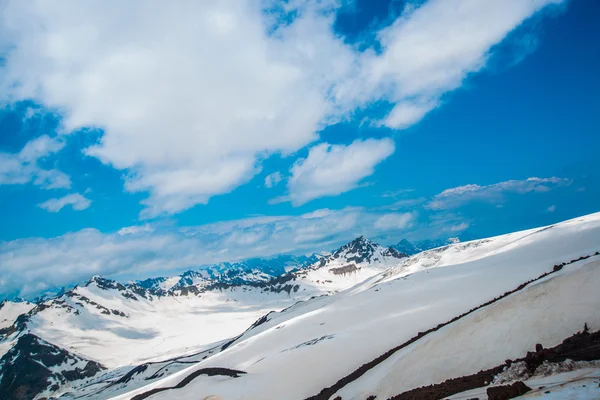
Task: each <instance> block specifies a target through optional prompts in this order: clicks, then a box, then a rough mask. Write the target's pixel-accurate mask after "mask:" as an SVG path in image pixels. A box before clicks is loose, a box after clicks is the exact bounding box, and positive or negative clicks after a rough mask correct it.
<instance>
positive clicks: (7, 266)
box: [0, 208, 407, 297]
mask: <svg viewBox="0 0 600 400" xmlns="http://www.w3.org/2000/svg"><path fill="white" fill-rule="evenodd" d="M380 217H381V214H378V213H373V212H369V211H367V210H364V209H362V208H346V209H342V210H328V209H325V210H317V211H314V212H312V213H309V214H303V215H299V216H290V215H282V216H272V217H254V218H247V219H242V220H237V221H227V222H218V223H214V224H208V225H202V226H196V227H187V228H181V229H171V228H168V227H162V228H161V227H155V228H153V227H150V226H149V225H143V226H134V227H126V228H123V229H121V230H119V231H118V232H116V233H112V234H103V233H101V232H99V231H98V230H96V229H84V230H81V231H79V232H75V233H68V234H65V235H62V236H59V237H56V238H51V239H42V238H29V239H18V240H13V241H4V242H0V276H2V279H1V280H0V294H7V293H13V294H19V295H21V296H26V297H27V296H32V295H36V294H37V293H39V292H40V291H42V290H45V289H48V288H52V287H56V286H62V285H67V284H70V283H76V282H79V281H83V280H86V279H89V277H90V276H92V275H94V274H101V275H105V276H112V277H115V278H119V277H120V278H122V279H129V278H132V277H133V278H136V279H141V278H144V277H150V276H157V275H162V274H174V273H175V272H179V271H182V270H184V269H186V268H195V267H199V266H201V265H203V264H207V263H213V262H219V261H232V260H238V259H244V258H250V257H260V256H270V255H275V254H281V253H292V252H293V253H297V254H300V253H307V252H312V251H323V250H328V251H329V250H333V249H334V248H336V247H337V246H339V245H341V244H343V243H345V242H347V241H349V240H351V239H353V238H355V237H357V236H360V235H366V236H369V237H374V236H376V235H377V234H378V233H379V232H380V231H381V229H380V227H379V226H378V225H380V224H381V222H378V221H379V219H380ZM399 218H402V217H401V215H399ZM405 218H406V217H405ZM397 222H398V224H397V226H396V227H395V228H394V229H395V231H396V232H398V234H402V235H403V234H404V233H402V230H403V229H405V228H406V227H407V225H406V224H404V225H402V223H401V221H399V220H397ZM386 231H387V233H390V232H392V227H391V226H388V227H386Z"/></svg>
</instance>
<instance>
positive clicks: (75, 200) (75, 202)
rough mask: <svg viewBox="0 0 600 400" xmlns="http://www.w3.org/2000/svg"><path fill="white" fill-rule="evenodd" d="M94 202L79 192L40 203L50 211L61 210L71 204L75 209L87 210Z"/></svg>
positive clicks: (41, 206)
mask: <svg viewBox="0 0 600 400" xmlns="http://www.w3.org/2000/svg"><path fill="white" fill-rule="evenodd" d="M90 204H92V202H91V201H90V200H89V199H87V198H85V197H83V196H82V195H80V194H79V193H71V194H68V195H66V196H63V197H59V198H54V199H49V200H46V201H45V202H43V203H40V204H38V206H39V207H40V208H43V209H44V210H46V211H50V212H59V211H60V210H62V209H63V208H64V207H66V206H71V207H72V208H73V210H77V211H81V210H85V209H86V208H88V207H89V206H90Z"/></svg>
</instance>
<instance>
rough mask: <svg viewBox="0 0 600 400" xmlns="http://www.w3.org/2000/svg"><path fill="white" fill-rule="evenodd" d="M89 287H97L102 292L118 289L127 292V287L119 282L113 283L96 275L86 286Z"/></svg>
mask: <svg viewBox="0 0 600 400" xmlns="http://www.w3.org/2000/svg"><path fill="white" fill-rule="evenodd" d="M85 286H86V287H88V286H96V287H97V288H99V289H102V290H109V289H116V290H119V291H122V290H125V289H126V288H125V286H124V285H123V284H121V283H119V282H117V281H113V280H112V279H107V278H103V277H101V276H100V275H94V276H92V278H91V279H90V280H89V281H88V282H87V283H86V284H85Z"/></svg>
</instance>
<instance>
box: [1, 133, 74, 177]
mask: <svg viewBox="0 0 600 400" xmlns="http://www.w3.org/2000/svg"><path fill="white" fill-rule="evenodd" d="M63 147H64V142H63V141H60V140H58V139H56V138H50V137H49V136H47V135H43V136H40V137H38V138H36V139H33V140H31V141H29V142H28V143H27V144H26V145H25V147H23V149H21V151H20V152H18V153H6V152H0V185H22V184H26V183H33V184H34V185H36V186H40V187H42V188H43V189H61V188H63V189H64V188H67V189H68V188H69V187H71V179H70V178H69V176H68V175H66V174H64V173H63V172H61V171H59V170H57V169H44V168H42V167H40V166H39V164H38V161H40V160H43V159H44V158H46V157H48V156H50V155H51V154H53V153H57V152H58V151H60V150H61V149H62V148H63Z"/></svg>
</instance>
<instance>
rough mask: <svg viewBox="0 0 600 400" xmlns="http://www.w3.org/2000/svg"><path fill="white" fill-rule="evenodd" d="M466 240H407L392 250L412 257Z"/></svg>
mask: <svg viewBox="0 0 600 400" xmlns="http://www.w3.org/2000/svg"><path fill="white" fill-rule="evenodd" d="M466 238H469V236H461V237H458V236H456V237H450V238H447V239H427V240H421V241H416V242H410V241H409V240H407V239H402V240H401V241H399V242H398V243H397V244H395V245H393V246H392V248H394V249H395V250H398V251H399V252H400V253H404V254H406V255H409V256H412V255H415V254H417V253H421V252H423V251H427V250H431V249H435V248H437V247H443V246H448V245H449V244H454V243H458V242H463V241H465V239H466Z"/></svg>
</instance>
